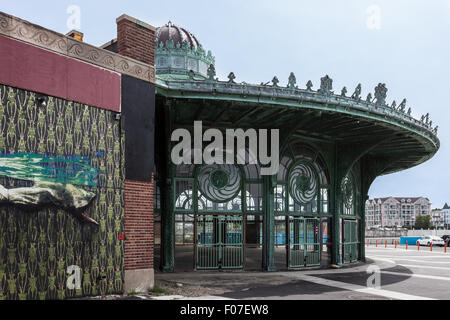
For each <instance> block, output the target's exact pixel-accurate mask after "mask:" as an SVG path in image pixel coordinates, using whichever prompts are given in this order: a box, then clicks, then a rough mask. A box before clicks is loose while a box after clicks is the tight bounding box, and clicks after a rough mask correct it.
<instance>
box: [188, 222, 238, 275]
mask: <svg viewBox="0 0 450 320" xmlns="http://www.w3.org/2000/svg"><path fill="white" fill-rule="evenodd" d="M195 226H196V240H195V269H197V270H207V269H220V268H222V269H240V268H243V267H244V246H243V239H244V219H243V217H242V216H232V215H197V216H196V222H195Z"/></svg>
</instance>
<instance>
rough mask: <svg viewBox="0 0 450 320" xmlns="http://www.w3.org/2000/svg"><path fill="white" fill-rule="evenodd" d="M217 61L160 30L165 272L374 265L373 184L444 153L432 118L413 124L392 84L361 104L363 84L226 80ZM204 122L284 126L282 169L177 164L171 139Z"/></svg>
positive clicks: (182, 36)
mask: <svg viewBox="0 0 450 320" xmlns="http://www.w3.org/2000/svg"><path fill="white" fill-rule="evenodd" d="M214 62H215V58H214V57H213V56H212V54H211V52H210V51H208V52H207V53H206V51H205V49H204V48H203V46H202V45H201V44H200V43H199V41H198V40H197V38H196V37H195V36H194V35H192V34H191V33H190V32H188V31H186V30H185V29H183V28H182V27H179V26H177V25H175V24H172V23H170V22H169V23H168V24H167V25H165V26H162V27H160V28H158V29H157V31H156V36H155V63H156V117H157V122H156V141H157V149H156V150H157V152H156V158H157V160H156V168H157V170H156V177H157V185H158V188H157V190H158V192H157V196H158V200H157V206H156V212H157V213H156V214H157V219H156V224H157V225H158V224H160V230H161V233H160V235H161V242H160V246H161V251H160V259H161V260H160V261H161V263H160V266H161V270H162V271H165V272H170V271H174V270H177V267H179V268H180V269H181V268H186V267H187V268H188V269H189V268H191V269H195V270H204V269H239V268H240V269H258V268H259V269H263V270H267V271H274V270H280V269H284V268H286V269H300V268H305V267H314V266H321V267H328V266H330V265H331V264H335V265H341V264H344V263H350V262H354V261H357V260H362V261H364V259H365V256H364V229H365V228H364V226H365V224H366V223H365V216H364V212H365V203H366V200H367V199H368V191H369V188H370V185H371V184H372V182H373V181H374V180H375V178H376V177H378V176H381V175H385V174H389V173H393V172H398V171H401V170H404V169H407V168H410V167H413V166H416V165H418V164H420V163H422V162H424V161H426V160H428V159H429V158H430V157H432V156H433V155H434V154H435V152H436V151H437V150H438V148H439V140H438V139H437V137H436V131H437V128H432V127H431V122H430V121H429V116H428V115H426V116H424V117H422V119H421V120H416V119H414V118H413V117H412V116H411V109H410V108H408V107H407V106H406V100H404V101H403V102H402V103H400V104H399V105H398V106H397V105H396V103H395V102H393V103H392V104H391V105H388V104H387V102H386V96H387V88H386V86H385V84H381V83H380V84H379V85H378V86H377V87H376V88H375V92H374V96H373V97H372V94H369V95H368V96H367V97H362V96H361V85H358V87H357V88H356V89H355V90H354V91H352V92H350V91H348V90H347V88H343V89H342V90H340V91H338V92H334V91H333V85H332V84H333V80H332V79H330V78H329V77H328V76H325V77H323V78H322V79H321V81H320V87H319V88H318V89H317V90H314V89H313V84H312V82H311V81H308V82H307V84H306V87H305V88H300V87H299V84H298V83H297V80H296V77H295V75H294V73H291V74H290V76H289V78H288V79H287V84H284V85H282V84H281V83H280V81H279V80H278V78H277V77H276V76H275V77H274V78H273V80H272V81H271V82H268V83H261V84H259V85H258V84H248V83H245V82H241V83H237V82H236V77H235V74H234V73H233V72H231V73H230V74H229V76H228V80H225V81H221V80H219V79H217V78H216V73H215V67H214ZM305 82H306V81H305ZM195 121H202V124H203V128H204V130H207V129H210V128H219V129H220V130H222V131H223V132H225V131H226V130H227V129H230V128H242V129H243V130H248V129H252V128H254V129H263V128H264V129H279V135H280V149H279V159H280V168H279V171H278V172H277V173H276V174H274V175H272V176H263V175H261V172H260V170H261V167H260V165H258V164H245V165H215V164H213V165H194V164H180V165H174V164H172V162H171V161H170V157H169V156H170V154H171V153H170V152H171V150H172V148H173V146H174V144H175V143H174V142H171V132H173V130H175V129H179V128H184V129H187V130H190V131H191V133H192V135H194V130H193V124H194V122H195ZM205 146H206V144H204V145H203V147H204V148H205ZM219 174H220V175H221V176H223V177H224V179H223V180H221V183H217V181H216V180H217V179H215V176H217V175H219ZM158 229H159V228H157V230H158ZM157 254H158V252H157ZM186 256H187V257H189V259H187V260H188V261H189V262H188V261H186ZM187 262H188V263H187Z"/></svg>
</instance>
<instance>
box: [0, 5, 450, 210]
mask: <svg viewBox="0 0 450 320" xmlns="http://www.w3.org/2000/svg"><path fill="white" fill-rule="evenodd" d="M71 6H77V7H78V8H79V9H80V12H81V15H80V30H81V31H82V32H84V34H85V41H86V42H88V43H91V44H94V45H102V44H104V43H105V42H107V41H109V40H111V39H113V38H115V37H116V23H115V21H116V18H117V17H119V16H120V15H122V14H123V13H126V14H128V15H131V16H133V17H136V18H138V19H140V20H142V21H145V22H147V23H149V24H151V25H154V26H156V27H158V26H160V25H162V24H165V23H167V22H168V21H169V20H170V21H172V22H173V23H174V24H177V25H180V26H183V27H184V28H186V29H187V30H189V31H190V32H192V33H193V34H194V35H195V36H196V37H197V38H198V40H199V41H200V43H202V45H203V47H204V48H205V49H206V50H211V51H212V52H213V54H214V55H215V57H216V70H217V73H218V76H219V77H220V78H221V79H226V76H227V75H228V74H229V72H231V71H233V72H234V73H235V75H236V77H237V78H236V81H238V82H241V81H246V82H249V83H258V84H259V83H261V82H268V81H270V80H271V79H272V78H273V76H275V75H276V76H277V77H278V78H279V79H280V81H281V83H280V85H281V84H283V85H285V84H286V83H287V79H288V77H289V73H290V72H294V73H295V75H296V77H297V82H298V84H299V86H300V87H302V88H304V87H305V84H306V82H307V81H308V80H312V81H313V83H314V85H315V86H314V88H318V87H319V84H320V78H321V77H323V76H324V75H325V74H328V75H329V76H330V77H331V78H332V79H333V80H334V82H333V86H334V90H335V91H336V92H340V90H341V88H342V87H343V86H347V88H348V91H349V92H350V91H351V92H353V89H354V88H355V87H356V85H357V84H358V83H362V88H363V94H362V95H363V96H366V95H367V94H368V93H369V92H373V91H374V88H375V86H376V85H377V84H378V83H379V82H383V83H386V86H387V88H388V89H389V91H388V102H389V103H390V102H391V101H392V100H396V101H397V105H398V104H399V102H401V100H402V99H403V98H407V100H408V107H411V108H412V110H413V115H414V116H415V117H416V118H420V116H421V115H422V114H426V113H427V112H429V113H430V116H431V120H432V121H433V126H434V125H435V124H436V125H438V126H439V139H440V140H441V149H440V150H439V152H438V153H437V154H436V156H435V157H434V158H433V159H431V160H430V161H428V162H426V163H424V164H422V165H420V166H418V167H415V168H412V169H409V170H406V171H403V172H400V173H396V174H392V175H389V176H385V177H379V178H377V180H376V181H375V183H374V184H373V185H372V188H371V190H370V197H384V196H390V195H391V196H405V197H406V196H425V197H428V198H430V200H431V202H432V204H433V205H432V206H433V208H435V207H442V206H443V204H444V203H445V202H449V203H450V194H449V191H448V190H449V188H448V185H449V182H450V179H449V178H450V168H449V159H450V149H449V143H450V126H448V125H447V123H448V122H449V119H448V115H449V114H450V112H449V111H448V110H449V109H450V81H449V77H450V59H449V58H450V39H449V38H450V0H428V1H426V0H394V1H393V0H385V1H381V0H380V1H365V0H315V1H311V0H307V1H306V0H291V1H287V0H286V1H282V0H278V1H268V0H267V1H264V0H239V1H238V0H226V1H218V0H215V1H210V0H190V1H186V0H159V1H153V0H146V1H142V0H139V1H132V0H128V1H123V0H120V1H119V0H110V1H99V0H96V1H92V0H90V1H85V0H78V1H76V0H72V1H65V0H59V1H54V0H40V1H30V0H27V1H25V0H15V1H2V3H1V4H0V11H3V12H6V13H9V14H12V15H15V16H17V17H20V18H22V19H25V20H28V21H30V22H33V23H36V24H39V25H42V26H44V27H46V28H49V29H53V30H55V31H58V32H61V33H66V32H68V31H69V26H70V23H77V21H76V20H74V19H70V18H71V17H73V13H74V12H75V11H73V10H72V9H71ZM68 9H70V10H68ZM68 11H70V13H68ZM68 22H69V26H68ZM0 72H1V71H0Z"/></svg>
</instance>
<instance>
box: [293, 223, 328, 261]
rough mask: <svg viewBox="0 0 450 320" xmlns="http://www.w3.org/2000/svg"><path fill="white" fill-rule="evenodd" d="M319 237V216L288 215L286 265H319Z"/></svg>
mask: <svg viewBox="0 0 450 320" xmlns="http://www.w3.org/2000/svg"><path fill="white" fill-rule="evenodd" d="M320 239H321V236H320V219H319V218H302V217H290V218H289V245H288V246H289V252H288V267H289V268H302V267H312V266H319V265H320V245H321V241H320Z"/></svg>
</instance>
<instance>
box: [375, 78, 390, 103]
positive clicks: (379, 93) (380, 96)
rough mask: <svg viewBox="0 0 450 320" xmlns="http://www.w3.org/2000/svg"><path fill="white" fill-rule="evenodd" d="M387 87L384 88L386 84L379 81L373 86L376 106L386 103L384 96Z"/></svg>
mask: <svg viewBox="0 0 450 320" xmlns="http://www.w3.org/2000/svg"><path fill="white" fill-rule="evenodd" d="M387 91H388V89H387V88H386V84H384V83H379V84H378V86H376V88H375V99H376V105H377V106H385V105H386V96H387Z"/></svg>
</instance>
